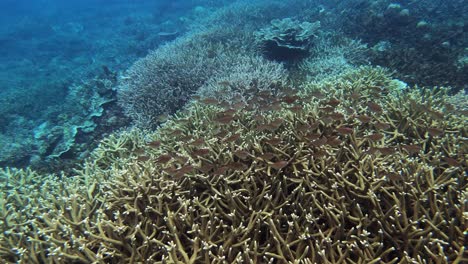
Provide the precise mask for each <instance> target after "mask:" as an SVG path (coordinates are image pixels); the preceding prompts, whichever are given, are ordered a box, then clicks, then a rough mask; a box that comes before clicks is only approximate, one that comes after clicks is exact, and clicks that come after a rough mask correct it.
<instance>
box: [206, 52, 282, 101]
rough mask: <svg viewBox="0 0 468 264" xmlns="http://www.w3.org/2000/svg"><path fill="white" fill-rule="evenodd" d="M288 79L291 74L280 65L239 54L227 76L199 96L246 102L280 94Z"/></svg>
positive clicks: (209, 83)
mask: <svg viewBox="0 0 468 264" xmlns="http://www.w3.org/2000/svg"><path fill="white" fill-rule="evenodd" d="M287 77H288V74H287V71H286V69H284V67H283V65H282V64H280V63H277V62H272V61H268V60H266V59H264V58H262V57H260V56H246V55H239V56H238V57H237V59H236V62H235V63H233V65H232V66H231V67H230V68H229V69H227V70H226V73H224V74H219V75H218V76H215V77H213V78H211V79H210V80H208V81H207V82H206V83H205V84H204V85H203V86H202V87H200V89H199V90H198V92H197V95H199V96H201V97H209V98H217V99H218V100H224V101H227V102H232V101H234V100H237V101H244V102H245V101H247V100H251V99H252V98H254V97H255V96H256V95H257V94H258V93H272V94H273V93H278V92H279V91H280V90H281V89H282V88H283V87H284V86H286V85H287V84H288V81H287V79H288V78H287Z"/></svg>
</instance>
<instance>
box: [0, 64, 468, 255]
mask: <svg viewBox="0 0 468 264" xmlns="http://www.w3.org/2000/svg"><path fill="white" fill-rule="evenodd" d="M364 74H366V75H365V76H364ZM390 81H391V79H390V78H389V76H388V74H386V73H385V71H383V70H382V69H373V68H369V67H365V68H360V69H357V70H355V71H352V72H346V73H345V74H343V75H342V76H341V77H340V78H337V79H334V80H332V79H330V80H327V81H324V82H323V83H315V84H311V85H310V86H308V87H306V88H305V89H304V91H303V93H301V94H300V96H298V95H297V94H288V95H282V96H277V97H272V96H271V95H269V94H263V95H259V96H260V97H262V98H256V99H252V100H251V101H248V102H247V103H242V104H241V103H239V102H235V101H233V102H219V101H217V100H214V99H212V100H211V99H210V100H208V99H204V100H203V102H200V103H195V104H193V105H192V106H190V108H189V109H187V110H186V111H185V112H182V113H180V114H178V115H176V116H175V117H174V118H173V119H171V120H169V121H168V122H166V124H165V125H164V126H163V127H161V128H160V129H159V130H158V132H157V133H155V134H153V135H148V136H147V138H148V142H146V144H145V145H141V146H139V145H140V144H142V143H141V141H140V140H136V141H134V142H140V143H136V145H138V146H139V147H138V148H137V149H135V150H133V151H131V152H130V153H131V154H130V155H128V154H122V155H120V156H121V157H122V158H121V159H120V160H117V161H114V160H113V159H110V160H109V161H110V162H111V163H112V162H117V163H119V164H118V165H117V166H112V165H113V164H110V166H108V167H107V168H105V167H103V166H101V165H98V166H97V164H93V163H88V165H87V167H85V168H84V169H83V170H82V171H81V172H80V175H78V176H77V177H75V179H74V180H73V181H71V183H67V184H64V186H57V183H56V184H55V185H51V186H56V187H51V188H52V189H56V190H51V191H50V193H51V194H50V195H47V197H46V198H47V199H49V200H47V199H46V200H43V199H44V198H42V196H46V195H44V194H41V195H38V194H31V195H27V194H24V195H25V196H26V197H36V196H37V197H40V199H37V200H31V202H30V203H29V204H30V206H31V208H36V207H37V208H43V209H34V210H32V211H31V212H26V214H24V215H23V216H22V217H23V218H22V219H24V220H15V219H11V217H9V215H18V214H19V212H20V210H21V206H24V203H19V204H18V206H12V205H14V204H16V203H17V201H15V198H14V197H16V196H15V195H14V194H12V193H8V194H5V195H3V197H4V202H3V203H2V205H3V208H4V209H2V214H3V215H2V219H3V220H2V221H3V222H2V231H3V232H2V237H1V238H2V239H1V250H0V255H1V257H2V258H3V259H7V260H8V261H11V262H14V261H23V262H28V263H40V262H41V261H50V262H70V261H74V262H77V263H90V262H96V263H138V262H146V263H180V262H182V263H200V262H214V263H221V262H228V263H243V262H252V263H267V262H271V263H275V262H279V263H288V262H297V263H299V262H304V263H327V262H330V263H340V262H345V263H378V262H385V263H403V262H424V263H449V262H450V263H461V262H463V261H466V259H464V256H463V254H464V251H465V247H464V242H463V240H464V234H463V232H464V231H466V227H467V219H466V218H465V217H466V215H464V214H466V209H467V208H466V202H465V201H466V197H467V193H466V189H467V187H468V185H467V180H466V169H467V164H466V158H467V157H466V155H467V154H466V153H467V152H466V151H467V147H466V136H467V131H466V127H467V126H466V122H467V119H466V116H463V115H459V114H458V113H456V112H451V107H450V105H447V104H446V103H445V102H446V98H447V95H445V94H444V92H445V91H444V90H416V89H415V90H413V91H411V92H408V91H400V90H396V89H392V88H390V87H389V86H388V84H389V83H390ZM325 88H327V89H328V90H327V94H323V93H321V92H320V91H321V89H325ZM252 104H255V105H256V106H255V107H252ZM137 138H141V135H139V136H137ZM113 141H114V142H118V141H119V139H117V138H115V139H114V140H113ZM110 143H111V142H109V144H110ZM110 145H115V144H110ZM117 145H119V146H123V145H122V144H117ZM124 145H125V144H124ZM129 146H130V147H131V148H133V147H134V146H135V145H134V144H130V145H129ZM103 147H104V146H103ZM122 153H129V152H128V151H127V150H122ZM112 156H114V155H112ZM4 174H8V175H13V176H14V175H16V176H14V177H13V178H18V177H19V175H23V174H18V173H16V174H15V173H12V172H4ZM8 186H12V185H8ZM8 186H5V185H4V186H3V187H2V190H3V189H5V188H7V189H8V188H10V187H8ZM39 186H41V185H38V187H39ZM17 189H18V190H19V189H21V188H20V187H17ZM58 190H60V191H58ZM54 194H55V195H60V198H58V199H57V198H55V199H56V200H53V198H51V197H49V196H54ZM5 201H6V202H5ZM45 201H52V202H50V203H49V204H48V203H47V202H45ZM8 208H11V209H8ZM45 208H48V210H47V211H46V210H45ZM5 210H6V211H8V210H9V211H8V214H5V213H4V212H5ZM14 221H19V222H17V223H18V224H12V223H14ZM15 228H22V230H19V231H15V232H12V231H11V230H15ZM18 237H22V238H23V240H21V241H20V240H18ZM15 245H21V252H20V251H18V250H14V249H13V247H16V246H15Z"/></svg>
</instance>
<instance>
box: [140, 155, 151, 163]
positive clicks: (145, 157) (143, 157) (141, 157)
mask: <svg viewBox="0 0 468 264" xmlns="http://www.w3.org/2000/svg"><path fill="white" fill-rule="evenodd" d="M149 159H150V157H148V156H138V158H137V160H138V161H142V162H145V161H148V160H149Z"/></svg>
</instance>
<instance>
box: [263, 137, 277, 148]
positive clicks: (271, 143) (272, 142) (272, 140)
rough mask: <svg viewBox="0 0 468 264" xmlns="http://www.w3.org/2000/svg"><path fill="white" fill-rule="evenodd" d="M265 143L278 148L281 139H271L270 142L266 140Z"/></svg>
mask: <svg viewBox="0 0 468 264" xmlns="http://www.w3.org/2000/svg"><path fill="white" fill-rule="evenodd" d="M265 143H267V144H270V145H272V146H277V145H279V144H281V139H280V138H270V139H268V140H265Z"/></svg>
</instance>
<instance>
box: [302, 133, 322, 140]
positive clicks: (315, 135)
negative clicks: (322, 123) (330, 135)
mask: <svg viewBox="0 0 468 264" xmlns="http://www.w3.org/2000/svg"><path fill="white" fill-rule="evenodd" d="M320 136H322V134H319V133H310V134H307V135H305V136H304V137H305V138H306V139H308V140H310V141H314V140H317V139H319V138H320Z"/></svg>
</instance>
